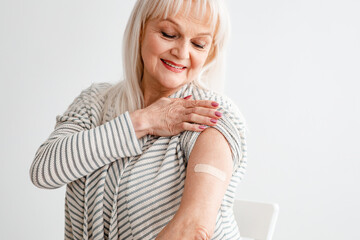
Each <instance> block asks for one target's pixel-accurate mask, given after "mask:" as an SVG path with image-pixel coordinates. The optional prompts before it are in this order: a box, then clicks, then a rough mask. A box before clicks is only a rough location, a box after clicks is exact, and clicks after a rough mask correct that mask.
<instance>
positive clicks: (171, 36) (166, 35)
mask: <svg viewBox="0 0 360 240" xmlns="http://www.w3.org/2000/svg"><path fill="white" fill-rule="evenodd" d="M161 34H162V35H163V36H164V37H166V38H175V37H176V35H169V34H167V33H166V32H161Z"/></svg>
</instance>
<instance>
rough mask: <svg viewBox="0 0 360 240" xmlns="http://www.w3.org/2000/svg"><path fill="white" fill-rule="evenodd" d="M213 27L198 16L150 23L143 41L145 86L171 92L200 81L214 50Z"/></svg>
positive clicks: (144, 33)
mask: <svg viewBox="0 0 360 240" xmlns="http://www.w3.org/2000/svg"><path fill="white" fill-rule="evenodd" d="M212 35H213V28H212V27H211V25H210V24H208V23H207V18H206V17H204V18H203V20H199V19H197V18H196V16H195V15H194V14H192V13H191V14H189V15H188V16H184V15H183V13H182V12H180V13H179V14H177V16H175V17H169V18H167V19H152V20H148V21H147V23H146V25H145V30H144V32H143V34H142V40H141V56H142V60H143V62H144V75H143V79H142V80H143V84H144V86H152V88H155V89H158V90H162V91H169V90H170V91H171V90H175V89H178V88H179V87H181V86H182V85H183V84H185V83H188V82H190V81H192V80H194V79H195V78H196V76H197V75H198V74H199V73H200V70H201V68H202V67H203V65H204V63H205V61H206V59H207V57H208V54H209V51H210V49H211V44H212V40H213V39H212V38H213V36H212Z"/></svg>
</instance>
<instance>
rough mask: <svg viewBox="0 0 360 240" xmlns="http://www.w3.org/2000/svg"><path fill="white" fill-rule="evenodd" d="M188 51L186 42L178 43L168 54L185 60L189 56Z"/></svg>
mask: <svg viewBox="0 0 360 240" xmlns="http://www.w3.org/2000/svg"><path fill="white" fill-rule="evenodd" d="M189 50H190V49H189V44H188V43H187V42H186V41H179V42H177V43H175V45H174V46H173V48H172V49H171V50H170V53H171V54H172V55H174V56H176V57H177V58H179V59H187V58H189V55H190V53H189Z"/></svg>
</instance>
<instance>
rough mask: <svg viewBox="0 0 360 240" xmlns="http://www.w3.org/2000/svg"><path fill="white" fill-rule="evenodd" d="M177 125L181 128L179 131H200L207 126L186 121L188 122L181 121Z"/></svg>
mask: <svg viewBox="0 0 360 240" xmlns="http://www.w3.org/2000/svg"><path fill="white" fill-rule="evenodd" d="M179 126H180V129H181V132H182V131H193V132H202V131H204V130H205V129H206V128H208V126H204V125H201V124H195V123H188V122H182V123H180V124H179Z"/></svg>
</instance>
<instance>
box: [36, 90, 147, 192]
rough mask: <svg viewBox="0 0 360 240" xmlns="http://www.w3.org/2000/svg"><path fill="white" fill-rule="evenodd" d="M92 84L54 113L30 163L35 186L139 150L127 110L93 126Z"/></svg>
mask: <svg viewBox="0 0 360 240" xmlns="http://www.w3.org/2000/svg"><path fill="white" fill-rule="evenodd" d="M98 97H99V94H98V89H96V87H95V84H92V85H91V86H90V87H88V88H87V89H85V90H83V91H82V92H81V94H80V95H79V96H77V97H76V98H75V100H74V101H73V102H72V103H71V104H70V106H69V107H68V109H67V110H66V111H65V113H64V114H62V115H58V116H56V125H55V129H54V131H53V132H52V133H51V134H50V136H49V137H48V139H47V140H46V141H45V142H44V143H43V144H41V145H40V147H39V148H38V150H37V151H36V154H35V158H34V160H33V162H32V164H31V167H30V171H29V173H30V178H31V181H32V182H33V184H34V185H35V186H37V187H39V188H46V189H54V188H59V187H61V186H63V185H65V184H67V183H69V182H72V181H74V180H76V179H79V178H81V177H83V176H86V175H88V174H90V173H92V172H94V171H95V170H96V169H98V168H100V167H102V166H104V165H106V164H109V163H111V162H113V161H115V160H117V159H119V158H124V157H131V156H136V155H139V154H141V153H142V142H141V141H139V140H138V139H137V137H136V133H135V130H134V128H133V125H132V122H131V119H130V115H129V112H125V113H123V114H121V115H119V116H117V117H116V118H114V119H112V120H110V121H108V122H106V123H104V124H102V125H98V126H96V124H94V122H95V119H100V114H101V101H100V99H99V98H98Z"/></svg>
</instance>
